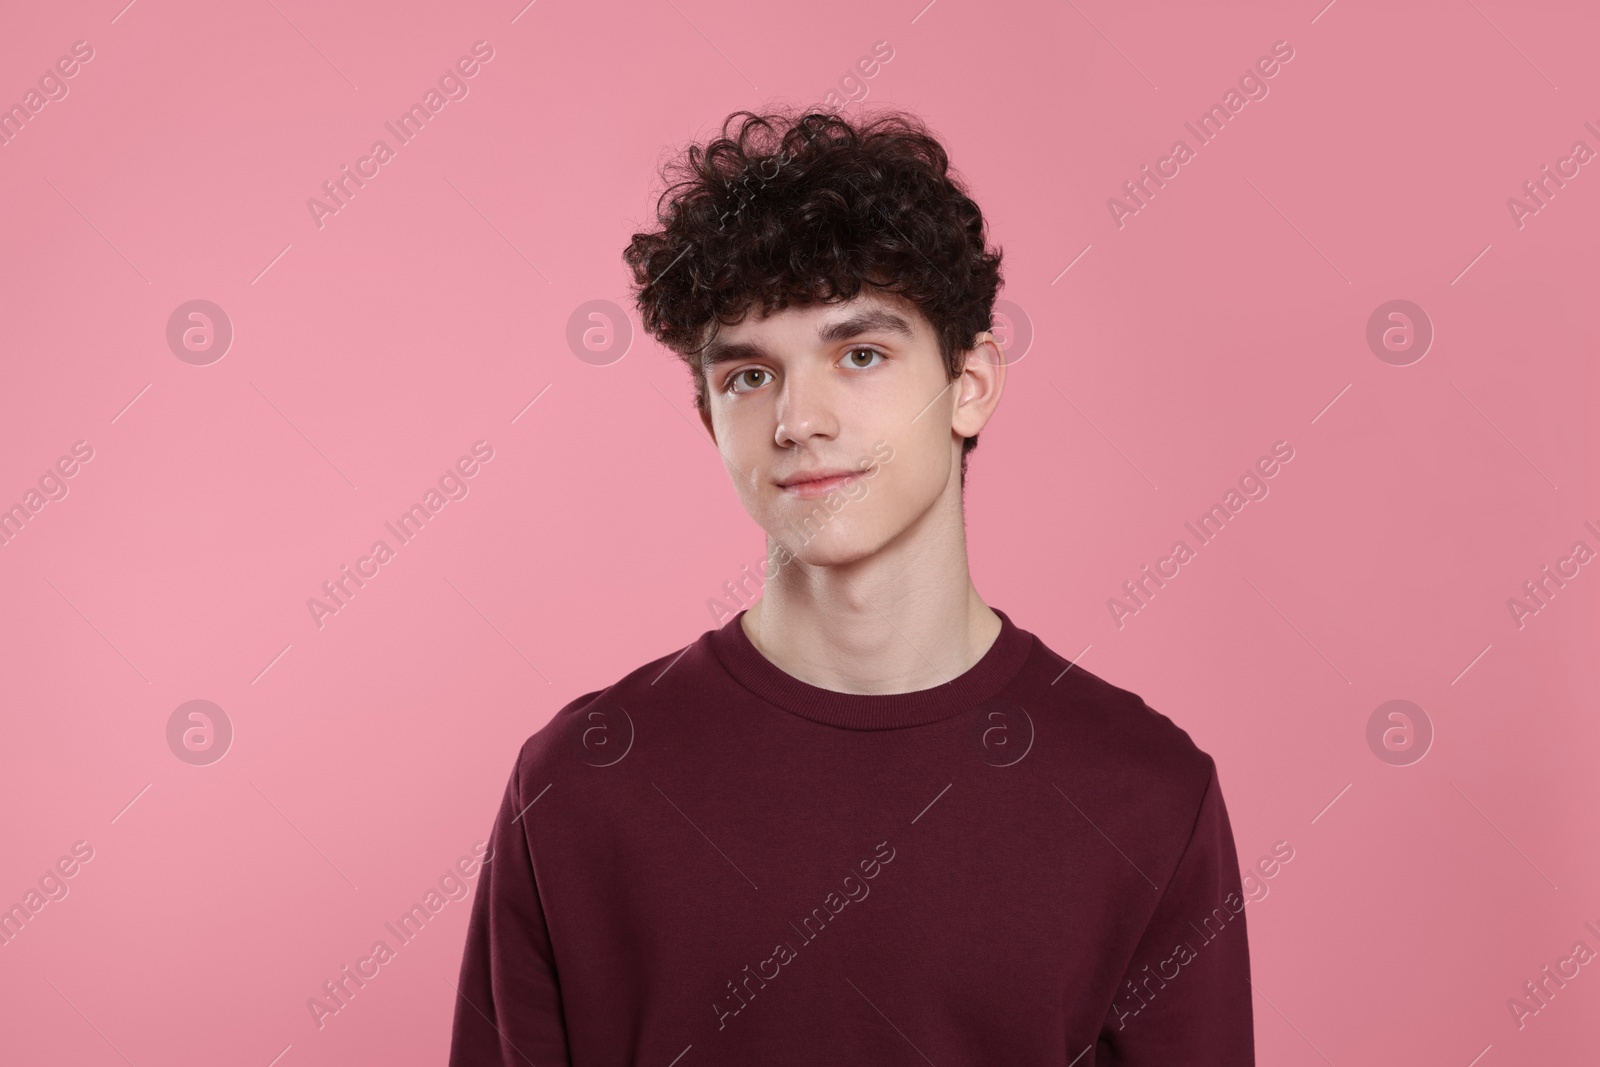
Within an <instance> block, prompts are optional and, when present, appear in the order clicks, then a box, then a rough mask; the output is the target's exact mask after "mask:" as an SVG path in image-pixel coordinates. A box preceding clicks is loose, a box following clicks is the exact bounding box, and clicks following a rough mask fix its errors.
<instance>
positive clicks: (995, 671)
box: [450, 112, 1255, 1067]
mask: <svg viewBox="0 0 1600 1067" xmlns="http://www.w3.org/2000/svg"><path fill="white" fill-rule="evenodd" d="M735 120H742V121H741V124H740V126H739V128H738V130H737V131H734V132H732V133H730V128H731V126H732V125H733V123H734V122H735ZM666 176H667V177H668V178H669V184H668V187H667V189H666V191H665V192H664V193H663V194H662V197H661V200H660V203H659V206H658V211H657V215H658V222H659V224H660V227H659V229H657V230H655V231H654V232H650V233H640V234H635V235H634V237H633V240H632V242H631V244H630V245H629V246H628V248H627V250H626V252H625V255H624V258H625V259H626V261H627V263H628V264H629V266H630V268H631V269H632V272H633V277H634V281H635V284H636V295H637V301H638V307H639V310H640V314H641V318H642V320H643V322H644V324H645V327H646V328H647V329H648V330H649V331H650V332H651V333H652V334H653V335H654V336H655V337H656V338H657V339H658V340H659V341H661V342H662V343H663V344H665V345H666V346H667V347H669V348H670V349H672V350H673V351H674V352H676V353H678V354H679V355H680V356H681V357H682V358H683V359H684V360H685V361H686V362H687V363H688V365H689V368H690V371H691V373H692V376H693V380H694V383H695V395H696V405H697V407H698V409H699V413H700V418H701V420H702V421H703V422H704V424H705V428H706V431H707V433H708V434H709V435H710V437H711V439H712V440H713V441H714V442H715V444H716V446H717V448H718V450H719V451H720V453H721V456H722V460H723V463H724V464H725V465H726V467H727V469H728V472H729V475H730V479H731V481H732V484H733V487H734V489H735V490H736V491H737V492H738V494H739V497H740V499H741V501H742V502H743V504H744V506H745V509H746V510H747V511H748V512H749V513H750V515H751V517H752V518H753V519H755V521H756V522H757V523H758V524H759V525H760V526H761V527H762V529H763V530H765V531H766V535H767V546H768V552H769V555H768V559H767V562H766V564H765V565H764V566H763V567H761V568H760V570H761V574H760V575H759V576H756V575H752V574H750V573H748V569H747V571H746V573H745V574H743V575H741V577H740V580H739V583H738V584H737V585H734V586H731V589H732V590H733V591H735V592H739V593H740V594H741V595H742V596H748V597H749V598H750V599H754V593H755V592H756V591H757V590H759V592H760V593H761V597H760V599H759V600H758V601H756V602H755V603H754V604H752V605H751V606H749V607H745V608H742V609H740V610H735V609H736V608H737V607H738V603H739V602H738V601H734V602H733V603H731V604H725V605H724V606H723V607H722V608H721V609H720V614H719V615H718V621H719V626H718V627H717V628H714V629H709V630H707V631H706V632H705V633H703V634H702V635H701V636H700V637H699V638H698V639H697V640H695V641H694V642H693V643H691V644H690V645H689V646H688V647H687V648H684V649H682V650H681V651H678V652H674V653H671V654H668V655H665V656H663V657H661V658H660V659H657V660H654V661H652V662H650V663H647V664H645V665H644V666H642V667H640V668H639V669H638V670H636V671H634V672H632V673H631V674H629V675H627V676H626V677H624V678H623V679H621V680H620V681H618V682H616V683H615V684H614V685H610V686H608V687H606V688H604V689H600V690H596V691H595V692H592V693H586V694H585V695H583V696H581V697H579V698H578V699H577V700H574V701H572V702H571V703H570V704H567V705H566V706H565V707H563V708H562V709H561V710H559V711H558V712H556V714H555V717H554V718H553V719H552V720H551V721H550V722H549V724H548V725H546V726H545V727H544V728H542V729H540V730H539V731H537V732H536V733H534V734H533V736H532V737H530V738H529V739H528V740H527V742H526V743H525V744H524V745H523V747H522V750H521V752H520V753H519V755H518V757H517V760H516V763H515V766H514V768H513V770H512V773H511V779H510V782H509V783H508V785H507V788H506V791H505V795H504V799H503V800H502V802H501V805H500V810H499V814H498V816H497V818H496V821H495V824H494V828H493V830H492V831H491V837H492V847H493V852H492V856H493V860H492V862H490V863H489V864H487V866H486V872H487V873H486V874H484V875H483V876H482V878H481V880H480V882H479V884H478V888H477V893H476V897H475V898H474V901H473V907H472V915H471V919H470V922H469V926H468V931H467V945H466V952H465V958H464V960H463V962H462V967H461V981H460V986H459V997H458V998H457V1000H456V1005H455V1030H454V1037H453V1044H452V1048H451V1056H450V1062H451V1063H452V1064H453V1065H456V1067H476V1065H487V1064H497V1065H498V1064H503V1065H511V1064H536V1065H538V1067H547V1065H551V1064H571V1065H573V1067H600V1065H613V1064H648V1065H653V1067H671V1065H679V1067H702V1065H706V1064H741V1065H742V1064H763V1065H767V1064H795V1065H800V1064H873V1065H892V1064H905V1065H919V1064H924V1063H930V1064H940V1065H957V1064H1001V1065H1021V1064H1026V1065H1035V1064H1037V1065H1052V1067H1069V1065H1071V1067H1088V1065H1090V1064H1094V1065H1096V1067H1106V1065H1108V1064H1112V1065H1149V1067H1156V1065H1162V1067H1166V1065H1179V1064H1181V1065H1184V1067H1224V1065H1225V1067H1244V1065H1251V1064H1253V1063H1254V1062H1255V1056H1254V1048H1253V1040H1252V1019H1251V997H1250V992H1251V990H1250V984H1249V956H1248V950H1247V938H1246V931H1245V917H1244V914H1243V911H1244V899H1243V897H1242V895H1241V883H1240V876H1239V868H1238V861H1237V857H1236V854H1235V851H1234V842H1233V837H1232V833H1231V829H1230V826H1229V822H1228V813H1227V809H1226V808H1225V807H1224V805H1223V800H1222V793H1221V790H1220V787H1219V785H1218V780H1217V769H1216V765H1215V763H1214V762H1213V761H1212V759H1211V757H1210V756H1209V755H1207V754H1206V753H1205V752H1203V751H1201V750H1200V749H1199V748H1197V747H1196V746H1195V745H1194V743H1193V742H1192V741H1191V739H1190V737H1189V735H1188V734H1187V733H1186V732H1185V731H1184V730H1182V729H1181V728H1179V727H1178V726H1176V725H1175V724H1174V723H1173V722H1172V721H1171V720H1169V719H1168V718H1166V717H1165V716H1163V715H1161V714H1160V713H1158V712H1156V711H1154V710H1152V709H1151V708H1150V707H1149V706H1148V705H1146V704H1145V702H1144V701H1143V700H1142V699H1140V698H1139V697H1138V696H1137V695H1135V694H1134V693H1131V692H1128V691H1127V690H1124V689H1119V688H1117V687H1116V686H1114V685H1112V684H1111V683H1109V682H1106V681H1104V680H1102V679H1100V678H1098V677H1096V676H1095V675H1093V674H1092V673H1090V672H1089V671H1086V670H1084V669H1083V668H1081V667H1077V666H1075V665H1073V664H1071V663H1069V662H1068V661H1067V660H1066V659H1064V658H1062V657H1061V656H1060V655H1058V654H1057V653H1055V652H1054V651H1052V650H1051V649H1049V648H1048V647H1046V646H1045V644H1044V643H1043V642H1042V641H1040V640H1039V639H1038V638H1037V637H1035V636H1034V635H1033V634H1031V633H1030V632H1028V631H1027V630H1024V629H1022V628H1020V627H1019V626H1017V625H1016V624H1015V623H1013V622H1012V620H1011V618H1010V617H1009V616H1008V615H1006V613H1005V612H1003V611H999V610H996V609H993V608H990V607H989V606H987V605H986V604H985V603H984V602H983V600H982V599H980V597H979V596H978V592H977V590H976V588H974V586H973V584H972V580H971V578H970V577H969V574H968V569H967V556H966V539H965V536H964V527H963V513H962V487H963V484H964V482H965V474H966V465H967V454H968V453H969V452H970V451H971V450H972V448H973V447H975V446H976V444H977V439H978V432H979V431H980V430H981V429H982V428H983V427H984V426H985V425H987V423H988V421H989V419H990V417H991V416H992V415H993V414H994V411H995V407H996V405H997V404H998V403H999V401H1000V394H1001V390H1002V388H1003V387H1004V384H1005V378H1006V368H1005V363H1004V357H1003V354H1002V351H1001V345H1000V343H999V341H998V340H997V339H996V337H995V335H994V334H993V333H992V332H991V331H990V323H991V318H992V312H993V304H994V298H995V294H996V292H997V290H998V288H999V285H1000V281H1001V276H1000V252H999V250H998V249H996V250H994V251H990V250H988V249H986V247H985V226H984V220H983V216H982V214H981V213H980V212H979V210H978V207H977V205H976V204H975V203H974V202H973V201H972V199H971V198H970V197H969V196H968V195H967V193H966V191H965V189H964V186H963V184H962V183H961V182H960V180H959V179H958V178H956V177H955V176H953V175H952V174H951V173H950V170H949V163H948V160H947V157H946V154H945V151H944V149H943V148H942V147H941V146H940V144H939V142H938V141H937V140H936V139H935V138H934V137H932V136H931V135H930V134H929V133H928V131H927V130H926V128H925V127H924V126H923V125H922V124H921V123H920V121H918V120H917V119H915V118H914V117H912V116H907V115H903V114H894V113H886V114H880V115H878V116H876V117H873V118H870V119H868V120H864V121H862V122H860V123H859V124H852V123H850V122H847V121H846V120H845V119H843V118H841V117H839V116H837V115H832V114H827V113H803V114H799V115H794V114H788V115H770V116H757V115H755V114H752V113H749V112H736V113H735V114H734V115H733V116H730V118H729V120H728V122H727V123H726V124H724V126H723V128H722V136H721V137H720V138H717V139H714V140H712V141H711V142H710V143H708V144H706V145H704V146H699V145H696V146H692V147H691V148H690V149H689V150H688V152H687V153H686V154H685V156H684V157H683V158H682V159H680V160H679V161H678V162H677V163H676V164H673V165H669V168H668V170H667V172H666ZM673 178H676V179H677V180H676V181H672V180H671V179H673ZM763 583H764V584H763ZM714 610H718V609H716V608H715V606H714Z"/></svg>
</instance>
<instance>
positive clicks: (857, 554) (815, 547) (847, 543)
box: [772, 520, 884, 567]
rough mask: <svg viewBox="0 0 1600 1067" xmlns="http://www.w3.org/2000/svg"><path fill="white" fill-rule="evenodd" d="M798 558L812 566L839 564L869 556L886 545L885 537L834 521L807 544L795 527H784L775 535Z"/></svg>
mask: <svg viewBox="0 0 1600 1067" xmlns="http://www.w3.org/2000/svg"><path fill="white" fill-rule="evenodd" d="M772 536H773V537H774V538H775V539H776V540H777V542H778V543H779V544H781V545H782V546H783V547H784V548H785V549H786V550H787V551H788V553H789V555H791V556H793V557H794V558H795V559H796V560H799V561H800V562H801V563H804V564H806V565H807V566H810V567H838V566H842V565H844V564H847V563H855V562H856V561H858V560H862V559H866V558H867V557H868V556H870V555H872V554H873V553H874V552H876V551H877V550H878V549H879V548H881V547H882V546H883V540H884V539H883V538H882V537H878V536H876V535H875V534H873V533H871V532H869V531H867V530H864V529H862V528H860V527H859V526H857V527H855V528H845V527H844V526H843V524H841V523H838V522H837V520H836V521H835V522H834V523H830V524H829V525H828V527H826V528H824V529H822V530H819V531H818V532H817V533H816V534H815V535H814V536H813V537H811V538H810V539H809V540H807V541H806V542H805V543H804V544H799V543H798V538H797V535H796V532H795V530H793V529H788V528H784V527H780V532H779V533H776V534H773V535H772Z"/></svg>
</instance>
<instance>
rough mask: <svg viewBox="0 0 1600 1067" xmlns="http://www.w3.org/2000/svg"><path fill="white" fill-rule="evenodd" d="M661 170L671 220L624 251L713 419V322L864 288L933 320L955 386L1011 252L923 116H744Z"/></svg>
mask: <svg viewBox="0 0 1600 1067" xmlns="http://www.w3.org/2000/svg"><path fill="white" fill-rule="evenodd" d="M741 120H742V121H741ZM736 122H738V123H739V128H738V130H737V132H730V131H731V128H732V127H733V126H734V124H735V123H736ZM662 177H663V179H664V181H665V182H666V189H665V190H664V191H663V192H662V193H661V196H660V199H659V200H658V201H657V205H656V220H657V222H658V223H659V224H660V228H659V229H657V230H655V231H653V232H650V233H636V234H634V235H633V239H632V241H631V242H630V243H629V244H628V247H627V249H626V250H624V252H623V259H624V261H625V262H626V263H627V264H628V266H629V268H630V269H631V270H632V272H633V279H634V294H635V298H636V300H637V304H638V308H639V313H640V318H641V319H642V321H643V323H644V328H645V329H646V330H648V331H649V332H650V333H651V334H653V335H654V336H655V338H656V339H657V340H658V341H660V342H661V343H662V344H663V345H665V346H666V347H668V348H670V349H672V350H673V351H674V352H675V353H677V355H678V356H679V357H680V358H681V359H683V361H684V362H685V363H687V364H688V365H689V368H690V370H691V371H692V372H693V376H694V383H695V404H696V406H697V407H698V408H699V409H700V410H701V411H702V412H705V411H707V410H708V408H709V398H708V396H707V386H706V375H705V368H704V367H703V366H702V365H701V363H700V360H699V353H700V351H702V350H703V349H704V347H705V345H706V344H707V343H709V342H710V341H711V340H712V339H713V338H714V337H715V331H716V324H719V323H720V324H723V325H733V324H734V323H737V322H741V321H743V319H744V316H745V314H746V313H747V312H748V311H749V309H751V308H752V307H755V306H759V307H760V309H761V312H760V313H761V314H762V315H763V316H764V315H768V314H771V313H772V312H774V311H778V310H782V309H784V308H787V307H790V306H806V305H811V304H817V303H833V302H838V301H845V300H850V299H852V298H854V297H855V296H856V295H857V294H858V293H860V292H861V291H862V289H863V288H864V287H870V288H872V289H875V290H881V291H884V292H889V293H895V294H898V295H899V296H901V297H902V298H904V299H906V300H909V301H910V302H911V303H912V304H914V305H916V307H917V308H918V309H919V310H920V311H921V312H922V314H923V316H924V317H926V318H927V320H928V322H929V323H930V324H931V325H932V326H933V329H934V331H935V333H936V334H937V335H938V339H939V351H940V354H941V355H942V356H943V358H944V362H945V370H946V374H947V376H948V377H949V378H950V379H951V380H954V379H955V378H956V377H957V376H958V375H959V374H960V373H961V368H962V362H963V358H964V354H965V353H966V352H967V351H968V350H970V349H971V348H972V346H973V344H974V343H975V342H976V339H977V335H978V334H979V333H980V332H982V331H984V330H987V329H990V327H991V324H992V322H993V315H994V300H995V295H996V293H997V292H998V291H999V289H1000V285H1001V283H1002V278H1001V272H1000V259H1001V254H1002V250H1001V249H1000V248H998V247H996V248H995V249H993V250H992V251H991V250H989V249H987V248H986V247H985V228H984V219H983V213H982V212H981V211H979V209H978V205H977V204H976V203H974V202H973V200H972V198H971V197H970V196H969V195H968V193H967V189H966V186H965V185H964V183H963V182H962V181H961V179H960V178H959V177H957V176H956V175H955V174H953V173H951V170H950V161H949V157H948V156H947V154H946V153H945V150H944V147H943V146H942V145H941V144H940V143H939V141H938V140H937V139H935V137H934V136H933V135H932V134H931V133H930V132H929V131H928V129H927V127H926V125H925V124H924V123H923V122H922V120H920V119H918V118H916V117H915V116H913V115H910V114H907V113H905V112H896V111H888V112H878V113H875V114H874V115H871V116H869V117H867V118H865V119H863V120H860V121H858V122H857V123H855V124H852V123H851V122H849V121H847V120H845V119H844V118H842V117H840V116H839V115H838V114H835V113H832V112H828V111H823V110H817V109H811V110H805V111H802V112H795V111H792V110H791V111H778V112H774V113H769V114H765V115H759V114H756V113H755V112H751V111H735V112H734V113H733V114H731V115H729V116H728V118H727V120H726V121H724V123H723V125H722V135H721V136H720V137H717V138H714V139H712V140H710V141H709V142H708V143H706V144H704V145H699V144H692V145H690V146H689V148H688V149H687V151H686V152H685V153H683V154H682V155H680V156H678V157H676V158H674V159H673V160H671V161H669V162H668V163H667V164H666V165H665V166H664V167H663V168H662ZM977 445H978V438H977V435H976V434H974V435H973V436H971V437H968V438H966V439H965V441H964V442H963V443H962V452H961V475H962V481H963V483H964V482H965V480H966V468H967V454H968V453H969V452H971V451H972V450H973V449H974V448H976V447H977Z"/></svg>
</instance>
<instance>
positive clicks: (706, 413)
mask: <svg viewBox="0 0 1600 1067" xmlns="http://www.w3.org/2000/svg"><path fill="white" fill-rule="evenodd" d="M695 410H696V411H698V412H700V421H701V423H703V424H704V425H705V428H706V433H708V434H710V435H711V443H712V444H716V443H717V431H716V428H715V427H713V426H712V425H711V409H710V408H709V407H704V408H703V407H700V406H699V405H696V406H695Z"/></svg>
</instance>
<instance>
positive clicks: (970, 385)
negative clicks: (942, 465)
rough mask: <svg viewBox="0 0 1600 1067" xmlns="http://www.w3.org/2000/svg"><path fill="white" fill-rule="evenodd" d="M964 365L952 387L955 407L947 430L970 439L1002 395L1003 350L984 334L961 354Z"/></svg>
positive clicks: (994, 340)
mask: <svg viewBox="0 0 1600 1067" xmlns="http://www.w3.org/2000/svg"><path fill="white" fill-rule="evenodd" d="M963 361H964V362H963V365H962V368H961V375H960V377H958V378H957V379H956V380H955V381H954V382H953V383H951V384H953V385H954V386H955V389H956V406H955V410H954V411H952V412H951V413H950V429H951V431H952V432H954V433H956V434H957V435H959V436H961V437H972V436H975V435H976V434H977V433H978V431H979V430H982V429H983V428H984V426H985V425H987V424H988V422H989V419H990V417H991V416H993V415H994V409H995V408H996V407H997V406H999V404H1000V394H1001V393H1003V392H1004V391H1005V386H1006V362H1005V349H1004V348H1002V347H1001V344H1000V340H999V338H997V337H996V336H995V335H994V334H993V333H992V332H990V331H989V330H984V331H983V332H982V333H980V334H978V336H977V338H976V340H974V342H973V345H972V347H971V348H969V349H968V350H967V351H966V352H965V353H963Z"/></svg>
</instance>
